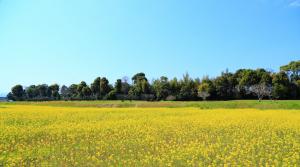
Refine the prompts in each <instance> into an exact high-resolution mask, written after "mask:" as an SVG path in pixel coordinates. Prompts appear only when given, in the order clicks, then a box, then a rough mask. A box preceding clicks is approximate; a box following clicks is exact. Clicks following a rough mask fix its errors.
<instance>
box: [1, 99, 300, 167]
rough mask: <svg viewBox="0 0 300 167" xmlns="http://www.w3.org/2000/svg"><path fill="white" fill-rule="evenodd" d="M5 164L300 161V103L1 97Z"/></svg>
mask: <svg viewBox="0 0 300 167" xmlns="http://www.w3.org/2000/svg"><path fill="white" fill-rule="evenodd" d="M0 123H1V127H0V166H209V165H210V166H238V165H240V166H272V165H274V166H300V102H299V101H274V102H273V101H265V102H262V103H259V102H257V101H228V102H155V103H151V102H112V101H108V102H101V101H95V102H84V101H83V102H40V103H33V102H32V103H29V102H21V103H0Z"/></svg>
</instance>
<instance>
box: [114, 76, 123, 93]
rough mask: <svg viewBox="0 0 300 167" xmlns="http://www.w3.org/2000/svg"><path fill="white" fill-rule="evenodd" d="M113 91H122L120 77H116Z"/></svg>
mask: <svg viewBox="0 0 300 167" xmlns="http://www.w3.org/2000/svg"><path fill="white" fill-rule="evenodd" d="M115 91H116V93H117V94H121V93H122V80H121V79H117V81H116V83H115Z"/></svg>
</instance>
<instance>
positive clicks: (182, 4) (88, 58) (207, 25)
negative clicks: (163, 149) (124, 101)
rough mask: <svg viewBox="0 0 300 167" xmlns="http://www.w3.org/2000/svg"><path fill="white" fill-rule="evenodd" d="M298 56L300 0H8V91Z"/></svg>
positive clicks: (1, 9)
mask: <svg viewBox="0 0 300 167" xmlns="http://www.w3.org/2000/svg"><path fill="white" fill-rule="evenodd" d="M299 59H300V0H0V63H1V71H0V73H1V75H0V94H2V93H7V92H8V91H9V90H10V88H11V87H12V86H13V85H15V84H22V85H26V86H28V85H30V84H41V83H48V84H52V83H59V84H67V85H68V84H71V83H78V82H80V81H81V80H84V81H87V82H88V83H90V82H91V81H92V80H93V79H94V78H96V77H97V76H106V77H108V78H109V79H110V81H111V82H114V81H115V79H117V78H122V77H123V76H129V77H131V76H132V75H133V74H134V73H136V72H145V73H146V74H147V76H148V78H149V79H152V78H158V77H160V76H161V75H165V76H168V77H170V78H172V77H175V76H176V77H181V76H182V74H183V73H185V72H189V73H190V75H191V76H192V77H202V76H203V75H210V76H216V75H219V74H220V72H221V71H224V70H225V69H226V68H228V69H229V71H235V70H236V69H238V68H254V69H255V68H258V67H263V68H267V69H273V70H275V71H276V70H278V68H279V66H280V65H283V64H287V63H288V62H289V61H292V60H299Z"/></svg>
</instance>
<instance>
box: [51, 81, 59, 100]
mask: <svg viewBox="0 0 300 167" xmlns="http://www.w3.org/2000/svg"><path fill="white" fill-rule="evenodd" d="M49 89H50V91H51V98H52V99H53V100H59V99H60V94H59V85H58V84H53V85H50V86H49Z"/></svg>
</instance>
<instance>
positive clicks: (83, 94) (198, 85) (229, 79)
mask: <svg viewBox="0 0 300 167" xmlns="http://www.w3.org/2000/svg"><path fill="white" fill-rule="evenodd" d="M299 76H300V61H292V62H291V63H289V64H288V65H284V66H282V67H280V71H279V72H278V73H276V72H270V71H267V70H265V69H261V68H260V69H256V70H253V69H239V70H237V71H236V72H234V73H233V72H229V71H228V70H226V71H225V72H222V73H221V75H220V76H217V77H215V78H209V77H208V76H206V77H203V78H202V79H198V78H196V79H193V78H191V77H190V76H189V74H188V73H186V74H184V75H183V77H182V78H181V79H178V78H173V79H169V78H167V77H166V76H162V77H160V78H159V79H154V80H152V82H149V79H148V78H147V76H146V74H145V73H143V72H140V73H137V74H135V75H134V76H133V77H132V84H129V83H128V77H124V78H122V79H117V80H116V82H114V83H113V84H111V83H110V82H109V80H108V79H107V78H106V77H97V78H96V79H95V80H94V81H93V82H92V83H91V84H90V85H88V84H87V83H86V82H84V81H82V82H80V83H78V84H71V85H70V86H66V85H62V86H59V85H58V84H52V85H50V86H48V85H47V84H40V85H30V86H28V87H23V86H22V85H16V86H14V87H12V89H11V92H10V93H9V94H8V95H7V97H8V98H9V99H10V100H15V101H22V100H28V101H38V100H39V101H44V100H150V101H153V100H229V99H255V98H259V99H262V98H273V99H300V77H299Z"/></svg>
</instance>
